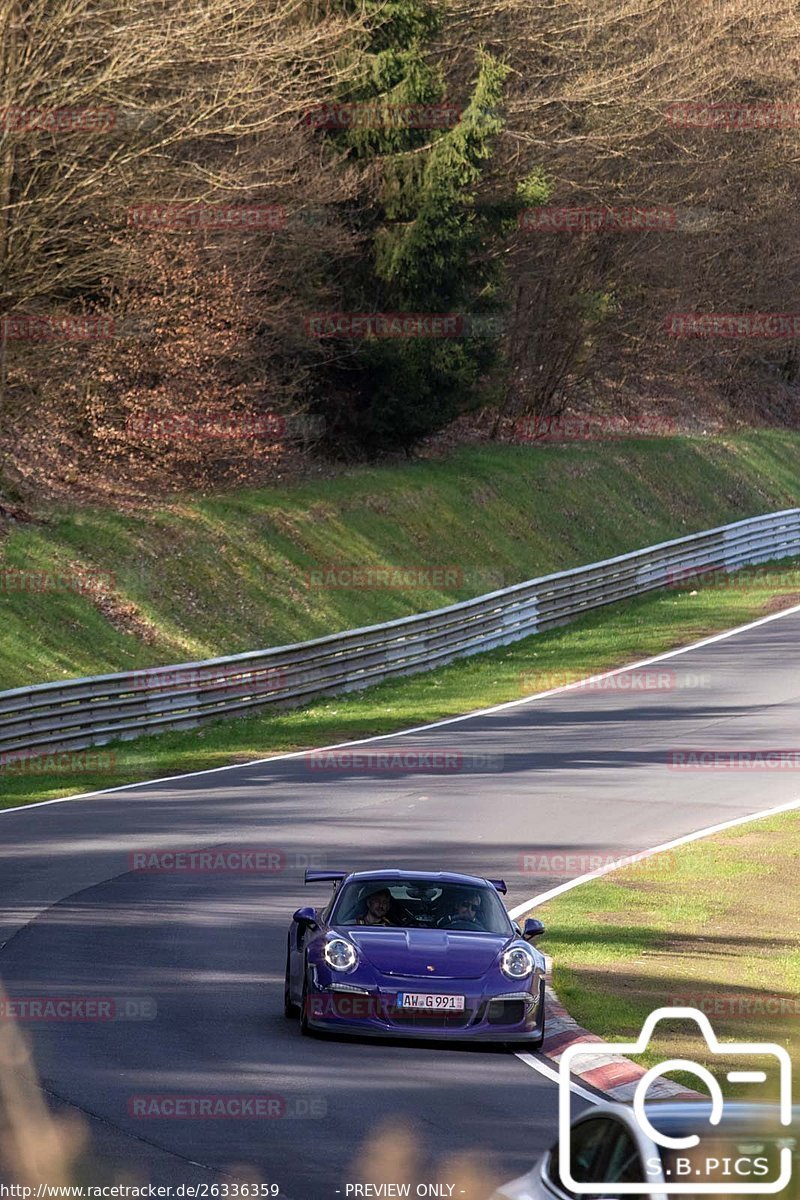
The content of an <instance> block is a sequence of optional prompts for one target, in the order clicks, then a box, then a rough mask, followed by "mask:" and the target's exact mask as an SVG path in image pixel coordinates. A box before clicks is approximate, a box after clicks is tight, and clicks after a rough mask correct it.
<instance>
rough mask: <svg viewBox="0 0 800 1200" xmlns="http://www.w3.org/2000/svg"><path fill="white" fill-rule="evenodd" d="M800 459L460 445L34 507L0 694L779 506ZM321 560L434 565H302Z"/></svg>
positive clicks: (10, 577) (754, 449)
mask: <svg viewBox="0 0 800 1200" xmlns="http://www.w3.org/2000/svg"><path fill="white" fill-rule="evenodd" d="M799 455H800V434H796V433H788V432H775V431H765V432H757V433H747V434H743V435H736V436H723V437H713V438H712V437H709V438H670V439H652V440H630V441H622V440H620V441H614V442H606V443H597V442H593V443H572V444H562V445H547V446H540V447H536V448H533V447H525V446H501V447H488V448H487V447H478V448H469V449H462V450H459V451H458V452H456V453H454V454H453V455H452V456H451V457H450V458H448V459H447V460H446V461H443V462H417V463H413V464H409V465H408V466H405V467H400V468H392V469H369V470H366V469H365V470H358V471H353V472H352V473H349V474H347V475H344V476H341V477H339V478H336V479H332V480H329V481H325V482H322V483H320V482H315V483H314V484H313V485H306V486H303V487H294V488H291V489H289V488H287V489H285V490H278V489H270V490H262V491H239V492H234V493H230V494H227V495H224V496H216V497H210V498H198V499H195V500H191V499H189V500H181V501H180V502H178V503H172V504H170V505H169V506H165V507H163V508H161V509H159V510H156V511H150V512H146V513H138V514H135V515H120V514H117V513H113V512H110V511H105V510H80V511H75V512H66V511H49V512H47V513H44V514H41V516H42V520H41V522H40V523H37V524H30V525H17V526H14V527H12V528H10V529H9V531H8V533H7V535H6V536H5V538H4V539H3V540H2V541H0V689H2V688H9V687H15V686H21V685H24V684H30V683H39V682H43V681H46V680H54V679H59V678H67V677H71V676H75V675H84V674H93V673H99V672H104V671H117V670H126V669H132V668H137V667H145V666H152V665H157V664H163V663H170V662H178V661H186V660H189V659H193V658H206V657H210V656H213V655H217V654H227V653H236V652H239V651H244V650H252V649H256V648H261V647H266V646H271V645H280V644H282V643H286V642H290V641H297V640H303V639H305V638H309V637H314V636H318V635H322V634H325V633H331V632H334V631H336V630H340V629H346V628H352V627H354V626H358V625H364V624H369V623H371V622H375V621H382V620H387V619H390V618H392V617H399V616H404V615H407V614H409V613H412V612H418V611H423V610H426V609H429V608H434V607H437V606H440V605H443V604H447V603H450V602H453V601H456V600H459V599H465V598H467V597H469V596H472V595H477V594H479V593H481V592H484V591H489V590H492V589H493V588H494V587H499V586H504V585H509V584H512V583H516V582H519V581H520V580H523V579H526V578H530V577H532V576H535V575H538V574H542V573H545V572H547V571H551V570H557V569H560V568H564V567H570V566H577V565H580V564H582V563H586V562H590V561H592V560H595V559H599V558H603V557H606V556H608V555H611V554H615V553H620V552H623V551H625V550H633V549H636V548H638V547H640V546H645V545H648V544H650V543H652V542H656V541H659V540H662V539H666V538H670V537H676V536H679V535H680V534H683V533H690V532H695V531H697V530H700V529H704V528H708V527H709V526H712V525H715V524H720V523H723V522H726V521H731V520H735V519H737V518H740V517H746V516H753V515H755V514H758V513H762V512H766V511H769V510H772V509H776V508H781V507H789V506H793V505H796V504H798V503H800V472H798V469H797V462H798V456H799ZM331 564H333V565H334V566H336V567H339V568H344V567H347V566H351V565H360V566H363V565H365V564H368V565H373V566H387V565H392V566H400V567H405V568H410V569H412V570H417V569H419V568H436V567H445V568H452V569H451V570H450V571H449V572H448V574H447V576H446V577H445V579H444V580H443V582H442V583H441V586H433V585H428V586H407V587H405V588H386V587H373V588H354V589H345V588H341V587H337V588H325V587H321V586H318V585H315V584H314V583H313V582H311V581H310V580H309V574H308V573H309V572H310V571H314V570H315V569H318V568H320V567H322V566H326V565H331ZM37 572H40V573H42V575H41V576H40V577H39V578H40V579H41V580H42V582H40V583H38V584H37V582H36V578H35V577H34V575H33V574H32V573H37ZM59 578H60V579H61V581H62V582H60V583H59V582H58V580H59ZM64 579H66V580H67V582H66V584H65V583H64V582H63V580H64ZM75 580H79V581H81V582H80V586H78V585H77V584H76V583H75Z"/></svg>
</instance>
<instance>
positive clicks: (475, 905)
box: [447, 892, 486, 929]
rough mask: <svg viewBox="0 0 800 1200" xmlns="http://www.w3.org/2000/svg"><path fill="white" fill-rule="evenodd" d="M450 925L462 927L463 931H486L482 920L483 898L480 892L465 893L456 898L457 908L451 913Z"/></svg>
mask: <svg viewBox="0 0 800 1200" xmlns="http://www.w3.org/2000/svg"><path fill="white" fill-rule="evenodd" d="M447 924H448V925H453V926H454V927H455V926H460V927H461V928H462V929H464V928H467V929H485V928H486V927H485V925H484V924H483V921H482V920H481V896H480V893H479V892H465V893H463V894H462V895H460V896H458V897H457V898H456V903H455V908H454V909H453V911H452V912H451V914H450V916H449V918H448V921H447Z"/></svg>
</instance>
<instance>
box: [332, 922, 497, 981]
mask: <svg viewBox="0 0 800 1200" xmlns="http://www.w3.org/2000/svg"><path fill="white" fill-rule="evenodd" d="M343 932H346V933H347V936H348V937H349V938H350V939H351V941H353V942H355V944H356V946H358V950H359V953H360V955H361V957H362V959H363V960H364V961H365V962H367V963H369V964H370V965H371V966H373V967H374V968H375V969H376V971H380V973H381V974H382V975H405V976H414V977H417V978H420V979H437V978H438V979H480V977H481V976H482V975H485V974H486V972H487V971H488V970H489V968H490V967H491V966H492V963H493V962H494V961H495V959H496V958H497V956H498V954H499V953H500V951H501V950H502V949H503V947H504V946H505V945H506V943H507V942H508V941H509V940H510V939H509V938H508V937H505V936H504V935H503V934H492V933H460V932H456V931H448V930H445V929H364V928H358V929H347V930H346V931H344V930H343Z"/></svg>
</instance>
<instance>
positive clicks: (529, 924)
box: [522, 917, 544, 942]
mask: <svg viewBox="0 0 800 1200" xmlns="http://www.w3.org/2000/svg"><path fill="white" fill-rule="evenodd" d="M543 933H544V925H543V924H542V922H541V921H536V920H534V919H533V917H528V919H527V921H526V922H525V926H524V928H523V930H522V936H523V937H524V938H525V941H526V942H532V941H533V939H534V938H537V937H541V936H542V934H543Z"/></svg>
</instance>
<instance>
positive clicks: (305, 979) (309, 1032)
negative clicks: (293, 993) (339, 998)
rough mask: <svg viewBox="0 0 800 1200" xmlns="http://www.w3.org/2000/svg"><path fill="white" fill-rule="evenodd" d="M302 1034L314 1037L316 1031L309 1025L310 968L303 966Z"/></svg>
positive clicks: (301, 998)
mask: <svg viewBox="0 0 800 1200" xmlns="http://www.w3.org/2000/svg"><path fill="white" fill-rule="evenodd" d="M300 1032H301V1033H302V1035H303V1037H313V1036H314V1030H313V1029H312V1028H311V1026H310V1025H309V1023H308V968H307V967H306V965H305V963H304V964H303V991H302V994H301V997H300Z"/></svg>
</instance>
